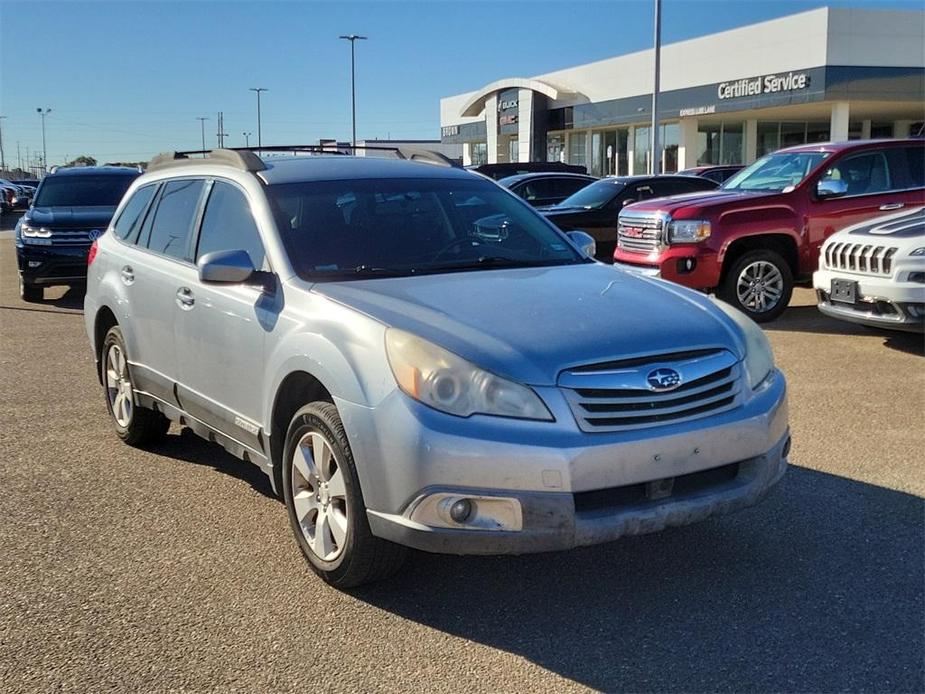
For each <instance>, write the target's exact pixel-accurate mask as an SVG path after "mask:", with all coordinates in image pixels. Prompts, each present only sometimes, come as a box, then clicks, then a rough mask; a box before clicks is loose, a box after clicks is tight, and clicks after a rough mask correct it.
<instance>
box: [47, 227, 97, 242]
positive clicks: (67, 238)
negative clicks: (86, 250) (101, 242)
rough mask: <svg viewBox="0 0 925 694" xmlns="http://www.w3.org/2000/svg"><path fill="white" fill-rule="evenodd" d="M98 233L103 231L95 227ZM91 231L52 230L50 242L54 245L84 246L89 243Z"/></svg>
mask: <svg viewBox="0 0 925 694" xmlns="http://www.w3.org/2000/svg"><path fill="white" fill-rule="evenodd" d="M95 228H96V229H97V230H98V231H103V229H100V228H99V227H95ZM91 231H92V229H52V230H51V241H52V243H54V244H56V245H68V244H74V245H86V244H89V243H90V242H91V241H90V232H91Z"/></svg>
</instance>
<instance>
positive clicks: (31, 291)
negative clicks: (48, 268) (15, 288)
mask: <svg viewBox="0 0 925 694" xmlns="http://www.w3.org/2000/svg"><path fill="white" fill-rule="evenodd" d="M19 298H20V299H22V300H23V301H28V302H29V303H36V302H38V301H42V299H44V298H45V290H44V289H43V288H42V287H37V286H35V285H34V284H32V283H31V282H27V281H26V280H24V279H23V276H22V275H20V276H19Z"/></svg>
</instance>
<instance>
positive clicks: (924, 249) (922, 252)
mask: <svg viewBox="0 0 925 694" xmlns="http://www.w3.org/2000/svg"><path fill="white" fill-rule="evenodd" d="M909 255H925V246H922V247H921V248H916V249H915V250H914V251H912V252H911V253H910V254H909Z"/></svg>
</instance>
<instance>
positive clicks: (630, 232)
mask: <svg viewBox="0 0 925 694" xmlns="http://www.w3.org/2000/svg"><path fill="white" fill-rule="evenodd" d="M620 231H621V232H623V235H624V236H630V237H632V238H634V239H639V238H642V236H643V234H644V233H645V229H643V228H642V227H623V228H622V229H621V230H620Z"/></svg>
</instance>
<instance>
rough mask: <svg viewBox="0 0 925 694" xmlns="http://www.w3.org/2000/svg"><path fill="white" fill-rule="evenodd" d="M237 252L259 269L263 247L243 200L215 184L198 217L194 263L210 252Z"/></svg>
mask: <svg viewBox="0 0 925 694" xmlns="http://www.w3.org/2000/svg"><path fill="white" fill-rule="evenodd" d="M239 250H240V251H247V254H248V255H249V256H250V258H251V262H252V263H253V264H254V267H255V268H257V269H258V270H260V269H262V268H263V265H264V259H265V253H264V250H263V244H262V243H261V242H260V233H259V232H258V231H257V224H256V223H255V222H254V217H253V215H252V214H251V208H250V205H249V204H248V202H247V198H246V197H244V193H242V192H241V191H240V190H238V189H237V188H235V187H234V186H233V185H231V184H230V183H224V182H222V181H216V182H215V184H214V185H213V186H212V192H211V193H210V194H209V202H208V203H207V204H206V212H205V214H204V215H203V218H202V230H201V231H200V232H199V247H198V249H197V251H196V260H199V258H200V257H202V256H203V255H205V254H206V253H212V252H214V251H239Z"/></svg>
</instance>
